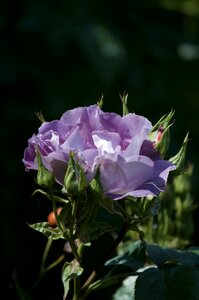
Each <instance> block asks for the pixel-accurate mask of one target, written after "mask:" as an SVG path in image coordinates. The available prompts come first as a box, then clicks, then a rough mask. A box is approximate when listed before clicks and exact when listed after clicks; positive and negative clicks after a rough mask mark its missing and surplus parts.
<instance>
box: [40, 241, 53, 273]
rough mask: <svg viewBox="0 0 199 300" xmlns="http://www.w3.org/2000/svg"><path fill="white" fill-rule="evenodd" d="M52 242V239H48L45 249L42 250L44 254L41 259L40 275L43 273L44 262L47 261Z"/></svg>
mask: <svg viewBox="0 0 199 300" xmlns="http://www.w3.org/2000/svg"><path fill="white" fill-rule="evenodd" d="M52 242H53V239H48V240H47V243H46V247H45V249H44V253H43V255H42V259H41V267H40V273H43V272H45V264H46V260H47V257H48V253H49V250H50V248H51V246H52Z"/></svg>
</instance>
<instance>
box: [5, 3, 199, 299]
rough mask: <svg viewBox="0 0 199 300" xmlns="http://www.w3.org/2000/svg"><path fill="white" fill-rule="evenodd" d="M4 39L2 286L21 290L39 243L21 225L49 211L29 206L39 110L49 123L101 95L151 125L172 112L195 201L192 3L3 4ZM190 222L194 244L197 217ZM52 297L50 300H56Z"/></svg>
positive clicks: (197, 103)
mask: <svg viewBox="0 0 199 300" xmlns="http://www.w3.org/2000/svg"><path fill="white" fill-rule="evenodd" d="M0 32H1V34H0V88H1V89H0V90H1V94H0V99H1V122H2V126H3V128H2V134H3V136H2V138H1V145H2V146H1V161H2V162H1V165H2V170H3V172H2V180H1V182H2V187H1V232H2V238H1V240H2V247H1V248H2V250H3V256H2V258H3V265H4V266H5V268H4V269H3V270H5V278H6V283H7V284H8V285H10V286H12V280H11V279H12V278H13V277H14V276H15V274H16V273H17V276H18V278H19V281H20V282H21V284H22V285H24V286H26V285H28V284H29V283H30V281H31V279H32V277H34V272H35V270H36V269H37V266H38V265H37V264H38V263H39V262H38V259H39V257H40V255H41V251H42V249H43V247H44V244H45V241H44V239H43V237H40V235H39V236H38V235H37V233H35V232H32V231H31V230H30V229H29V228H28V226H27V222H31V221H32V220H35V219H34V217H35V214H38V215H39V216H38V219H39V218H42V217H43V218H44V219H45V218H46V215H47V213H48V211H47V209H46V207H44V210H42V204H41V203H40V202H39V201H37V199H36V200H35V204H33V198H32V197H31V194H32V192H33V191H34V189H35V188H36V184H35V181H34V176H35V173H34V172H33V173H34V174H33V173H32V172H29V173H26V172H25V171H24V166H23V164H22V158H23V151H24V148H25V147H26V146H27V139H28V138H30V137H31V136H32V134H33V133H34V132H37V128H38V126H40V122H39V120H38V119H37V117H36V115H35V113H36V112H38V111H42V112H43V115H44V117H45V119H46V120H52V119H56V118H60V116H61V115H62V113H63V112H64V111H66V110H67V109H71V108H75V107H77V106H83V105H91V104H94V103H96V102H97V101H98V100H99V98H100V97H101V95H102V94H103V95H104V106H103V109H104V110H105V111H114V112H117V113H120V114H121V113H122V105H121V100H120V97H119V94H120V93H121V94H123V92H127V93H128V94H129V97H128V106H129V110H130V111H132V112H135V113H137V114H141V115H144V116H145V117H147V118H148V119H149V120H150V121H151V122H153V123H154V122H156V121H157V120H158V119H159V118H160V117H161V116H162V115H164V114H165V113H169V112H170V110H171V109H172V108H173V109H174V110H175V123H174V125H173V126H172V129H171V138H172V140H171V148H170V151H171V154H175V152H176V151H178V149H179V148H180V146H181V143H182V141H183V139H184V137H185V135H186V133H187V132H188V131H189V132H190V139H191V140H190V142H189V145H188V153H187V163H191V164H193V165H194V170H193V176H192V193H193V197H194V199H195V202H196V203H197V201H198V192H199V185H198V179H199V169H198V164H199V155H198V150H199V149H198V140H199V121H198V113H199V2H198V1H197V0H151V1H149V0H141V1H127V0H123V1H118V2H117V1H112V0H111V1H103V0H101V1H96V0H85V1H80V0H79V1H78V0H76V1H66V0H65V1H63V0H62V1H61V0H58V1H56V2H55V1H45V0H43V1H41V0H34V1H33V0H29V1H23V0H18V1H15V0H8V1H1V3H0ZM44 206H45V205H44ZM193 217H194V222H195V233H194V235H193V237H192V240H193V243H194V245H197V246H198V245H199V230H198V226H199V222H198V209H197V210H195V212H194V215H193ZM174 221H175V220H174ZM57 247H59V245H58V246H57ZM31 276H32V277H31ZM58 276H59V275H58ZM48 290H49V291H50V292H49V295H48V297H46V299H55V298H54V297H55V296H54V294H53V292H52V289H51V288H49V287H48ZM46 293H47V291H46ZM12 297H14V296H12ZM58 298H59V297H58ZM5 299H6V298H5ZM11 299H14V298H11ZM37 299H39V296H38V297H37ZM60 299H61V298H60Z"/></svg>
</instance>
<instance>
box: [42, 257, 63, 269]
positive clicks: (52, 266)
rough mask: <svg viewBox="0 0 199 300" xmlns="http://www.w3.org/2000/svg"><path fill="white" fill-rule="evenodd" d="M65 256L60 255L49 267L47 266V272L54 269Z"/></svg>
mask: <svg viewBox="0 0 199 300" xmlns="http://www.w3.org/2000/svg"><path fill="white" fill-rule="evenodd" d="M64 258H65V256H64V255H61V256H60V257H58V258H57V259H56V260H55V261H54V262H53V263H51V264H50V265H49V266H48V267H46V268H45V270H44V271H45V273H46V272H48V271H50V270H51V269H53V268H54V267H56V266H57V265H58V264H59V263H60V262H62V260H64Z"/></svg>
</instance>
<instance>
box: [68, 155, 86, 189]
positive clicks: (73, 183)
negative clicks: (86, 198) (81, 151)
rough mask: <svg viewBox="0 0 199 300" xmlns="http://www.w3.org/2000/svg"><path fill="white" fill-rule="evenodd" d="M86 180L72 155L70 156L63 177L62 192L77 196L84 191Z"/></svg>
mask: <svg viewBox="0 0 199 300" xmlns="http://www.w3.org/2000/svg"><path fill="white" fill-rule="evenodd" d="M86 186H87V180H86V176H85V174H84V170H83V168H82V167H81V165H80V164H79V163H78V162H76V161H75V160H74V154H71V155H70V160H69V162H68V168H67V170H66V173H65V177H64V190H65V191H66V192H67V193H69V194H74V195H76V194H78V193H81V192H82V191H84V190H85V189H86Z"/></svg>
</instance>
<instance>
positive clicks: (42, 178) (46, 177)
mask: <svg viewBox="0 0 199 300" xmlns="http://www.w3.org/2000/svg"><path fill="white" fill-rule="evenodd" d="M36 155H37V162H38V172H37V183H38V184H39V185H40V186H43V187H50V186H52V185H53V184H54V182H55V180H54V176H53V174H52V173H51V172H50V171H49V170H47V169H46V168H45V167H44V165H43V163H42V159H41V155H40V153H39V150H38V149H36Z"/></svg>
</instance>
